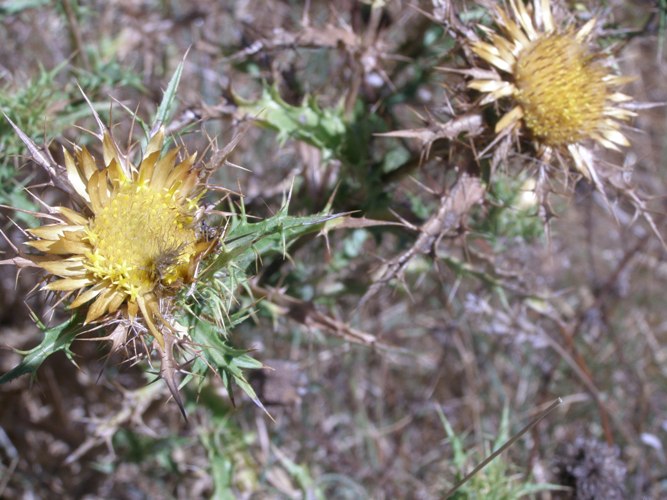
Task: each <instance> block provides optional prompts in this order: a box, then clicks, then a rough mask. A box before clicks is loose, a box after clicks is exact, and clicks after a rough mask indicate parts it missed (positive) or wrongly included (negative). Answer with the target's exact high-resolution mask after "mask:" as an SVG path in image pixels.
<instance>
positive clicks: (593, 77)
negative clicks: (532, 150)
mask: <svg viewBox="0 0 667 500" xmlns="http://www.w3.org/2000/svg"><path fill="white" fill-rule="evenodd" d="M606 74H607V73H606V71H605V70H604V68H602V67H601V66H599V65H598V64H595V63H594V62H593V61H592V60H591V57H590V56H589V55H588V54H587V52H586V49H585V48H584V47H583V46H582V45H581V44H580V43H579V42H577V40H576V39H575V37H574V35H572V34H568V33H566V34H555V35H548V36H545V37H543V38H540V39H538V40H535V41H534V42H533V43H532V45H530V46H529V47H527V48H526V49H525V50H524V51H523V52H522V53H521V54H519V57H518V59H517V62H516V66H515V71H514V76H515V83H516V87H517V89H518V93H517V100H518V101H519V104H521V107H522V109H523V112H524V118H523V119H524V122H525V124H526V127H527V128H528V129H530V131H531V132H532V133H533V134H534V135H535V136H536V137H537V138H538V139H540V140H541V141H542V142H544V143H545V144H546V145H548V146H554V147H558V146H566V145H568V144H574V143H576V142H578V141H580V140H582V139H587V138H590V137H591V135H592V134H593V133H594V132H595V130H596V129H597V128H598V124H599V123H600V121H601V120H602V119H603V118H604V109H605V100H606V94H607V87H606V84H605V83H604V81H603V78H604V77H605V76H606Z"/></svg>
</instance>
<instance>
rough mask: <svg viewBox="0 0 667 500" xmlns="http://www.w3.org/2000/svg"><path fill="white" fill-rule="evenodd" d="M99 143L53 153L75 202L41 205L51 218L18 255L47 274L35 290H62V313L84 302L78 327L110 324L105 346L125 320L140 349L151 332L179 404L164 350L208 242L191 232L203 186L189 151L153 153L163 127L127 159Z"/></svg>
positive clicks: (109, 142)
mask: <svg viewBox="0 0 667 500" xmlns="http://www.w3.org/2000/svg"><path fill="white" fill-rule="evenodd" d="M96 118H98V122H99V117H96ZM101 127H102V126H101ZM99 139H100V140H101V143H102V151H103V154H102V162H99V161H97V160H96V159H95V158H94V157H93V155H92V154H91V153H90V152H89V151H88V149H87V148H86V147H75V148H74V151H73V152H70V151H68V150H67V149H63V155H64V163H65V165H64V167H61V169H62V171H63V172H64V173H66V178H67V182H68V184H69V186H70V187H71V188H72V189H71V190H68V191H69V192H71V193H72V194H71V195H70V197H71V200H70V201H71V205H72V206H74V207H77V208H75V209H73V208H68V207H65V206H57V207H49V208H48V210H49V212H50V213H51V214H52V217H54V218H55V219H56V220H57V222H55V223H49V224H46V225H42V226H40V227H36V228H31V229H28V230H27V232H28V234H29V235H30V236H31V237H32V239H31V240H30V241H28V242H27V243H26V244H27V245H28V246H30V247H32V248H34V249H36V250H39V251H40V254H39V255H29V256H27V257H28V258H29V259H30V260H32V262H33V263H34V264H35V265H36V266H38V267H41V268H42V269H44V270H46V271H47V273H48V277H47V281H48V282H47V283H46V285H44V287H43V288H44V289H45V290H49V291H53V292H60V293H64V294H66V296H67V298H71V299H72V300H71V302H69V305H68V307H69V308H70V309H77V308H87V312H86V315H85V320H84V324H101V325H105V324H107V325H111V324H112V323H114V324H116V325H117V326H116V327H115V328H116V329H115V330H114V331H115V333H114V346H116V347H118V346H119V345H121V343H122V342H121V341H120V340H119V339H121V338H124V337H125V336H126V334H127V329H128V328H130V327H132V325H135V326H136V327H137V328H136V329H138V330H139V331H144V332H146V335H145V336H144V338H143V341H144V343H145V344H146V345H149V346H150V345H151V344H152V341H151V339H150V337H152V339H154V340H155V344H154V345H155V346H156V348H157V349H158V351H159V352H160V355H161V358H162V369H161V370H160V373H161V375H162V377H163V378H164V379H165V381H166V382H167V385H168V386H169V388H170V390H171V392H172V394H173V395H174V397H175V399H176V400H177V401H178V402H179V405H180V406H181V409H182V405H181V404H180V400H179V397H178V391H177V385H176V383H175V364H174V359H173V352H172V351H173V344H174V337H175V335H176V332H177V330H178V329H179V328H180V327H179V325H177V324H174V323H173V320H172V319H171V318H173V310H172V309H173V303H174V297H175V296H176V295H177V294H178V293H179V291H182V290H184V289H185V288H186V287H188V286H190V285H191V284H192V283H193V281H194V280H195V279H196V276H195V273H196V269H197V265H198V263H199V261H200V260H201V259H202V258H203V257H204V256H205V255H206V254H207V253H208V252H209V251H210V250H211V248H212V244H211V242H210V241H209V240H208V239H206V238H204V237H203V236H202V234H201V232H200V231H197V230H196V226H197V224H198V223H199V220H200V218H201V217H202V215H203V208H202V207H200V206H199V200H200V199H201V197H202V195H203V194H204V191H205V186H204V185H202V184H201V182H200V180H199V175H198V171H197V170H196V169H195V168H193V166H194V162H195V158H196V155H185V156H184V157H183V158H182V159H180V160H179V150H178V149H177V148H175V149H172V150H170V151H168V152H166V153H164V154H163V153H162V150H163V147H164V143H165V137H164V129H163V128H160V129H158V130H157V132H156V133H155V134H154V135H153V137H151V138H150V140H149V142H148V144H147V146H146V149H145V151H144V153H143V155H142V157H141V160H140V161H139V162H138V164H137V165H134V164H132V163H131V162H130V161H129V160H128V158H127V157H126V156H124V155H122V154H121V153H120V148H119V147H118V145H117V143H116V142H115V141H114V139H113V137H112V135H111V133H110V131H109V130H108V129H106V128H105V127H102V130H101V132H100V136H99ZM33 146H34V145H33ZM31 150H32V149H31ZM43 203H44V202H43ZM119 319H121V320H124V321H121V322H118V320H119ZM144 327H145V328H144ZM119 328H121V330H122V329H125V333H123V332H122V331H121V332H119V331H118V329H119ZM148 333H150V335H148Z"/></svg>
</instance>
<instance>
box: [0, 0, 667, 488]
mask: <svg viewBox="0 0 667 500" xmlns="http://www.w3.org/2000/svg"><path fill="white" fill-rule="evenodd" d="M493 3H495V2H488V1H479V2H473V1H463V0H461V1H453V2H449V1H442V0H433V1H425V0H415V1H402V0H387V1H375V2H362V1H359V0H339V1H336V2H329V1H324V0H311V1H306V2H302V1H296V0H273V1H269V2H267V1H259V0H237V1H213V0H210V1H209V0H202V1H199V2H185V1H179V0H116V1H113V2H100V1H93V2H81V1H79V2H77V1H76V0H62V1H50V0H13V1H10V0H5V1H2V2H0V25H1V26H2V29H0V109H1V110H2V111H3V112H4V113H6V114H7V115H8V116H9V117H11V119H12V120H13V121H14V122H16V123H17V125H18V126H19V127H21V128H22V129H23V130H24V131H25V132H26V133H27V134H28V135H29V136H30V137H32V139H33V140H35V142H38V143H40V144H41V143H44V144H49V150H50V151H52V152H53V155H54V156H55V157H58V155H60V154H61V153H60V150H61V146H62V145H69V142H70V141H72V142H75V143H77V144H81V142H82V140H84V141H85V140H86V137H87V135H86V134H85V133H82V132H81V130H80V128H79V127H82V128H84V129H86V128H92V127H93V126H94V125H93V122H92V120H91V116H90V110H89V109H88V107H87V105H86V103H85V101H84V100H83V98H82V96H81V93H80V92H79V90H78V88H77V84H78V85H79V86H81V88H82V89H83V90H84V91H85V92H86V94H87V95H88V96H89V97H90V98H91V100H92V102H93V106H94V107H95V109H96V110H97V111H98V112H99V113H100V114H101V115H102V116H103V117H104V118H105V119H107V120H108V122H109V123H118V124H119V125H118V127H117V128H116V129H114V132H115V133H116V135H117V137H124V136H126V135H127V133H128V130H129V125H128V124H129V120H127V119H125V118H127V113H126V112H125V111H124V110H123V107H127V108H129V109H130V110H135V109H137V110H138V113H139V115H140V116H145V117H148V116H153V115H154V114H155V111H156V108H157V106H158V104H159V103H160V101H161V99H162V94H163V91H164V89H165V87H166V86H167V84H168V82H169V80H170V78H171V76H172V74H173V73H174V71H175V69H176V68H177V66H178V64H179V63H180V62H181V61H182V60H183V57H184V54H185V53H186V52H187V53H188V55H187V58H186V59H185V65H184V70H183V75H182V78H181V83H180V86H179V89H178V94H177V106H176V109H175V112H174V114H173V116H172V118H171V121H170V122H169V124H168V126H167V129H168V132H169V133H170V134H173V135H175V136H176V137H177V140H178V141H179V142H181V143H183V144H185V145H186V147H187V148H188V150H190V151H195V150H198V151H202V152H203V151H205V150H206V149H207V148H208V147H209V146H210V145H211V141H213V142H214V144H215V145H217V146H218V147H220V148H223V147H224V146H225V144H227V143H228V142H229V141H230V140H231V139H232V138H233V137H234V134H235V133H236V132H238V131H239V130H242V131H243V135H242V138H241V141H240V142H239V145H238V146H237V148H236V149H235V151H234V153H233V154H232V155H231V156H230V158H229V159H230V161H231V162H233V163H234V164H235V165H238V166H240V167H242V168H235V167H233V166H229V167H227V168H225V169H222V170H221V171H220V172H218V174H217V177H216V182H217V183H219V184H221V185H223V186H226V187H228V188H230V189H232V190H234V191H238V192H239V193H242V195H243V203H244V206H245V210H246V213H248V214H250V215H251V216H252V217H257V218H265V217H268V216H271V215H272V214H275V213H277V212H279V210H280V208H281V207H282V206H283V203H284V200H285V194H286V193H287V192H289V191H290V190H292V196H291V203H290V213H292V214H294V215H301V216H307V215H311V214H315V213H318V212H320V211H322V210H323V209H325V208H326V207H327V206H328V204H330V207H331V210H332V211H333V212H336V213H348V212H349V213H352V214H353V216H354V220H356V221H357V222H356V223H354V224H352V223H348V224H347V227H345V228H344V229H341V230H337V231H334V232H331V233H329V234H327V235H320V236H318V237H314V236H312V235H310V236H305V237H303V238H300V239H299V240H298V241H297V242H296V243H295V244H294V245H293V246H292V247H291V249H290V255H289V258H284V256H283V255H282V253H281V252H275V253H274V254H270V255H268V256H266V257H265V258H263V259H262V262H261V266H258V271H257V276H256V277H255V278H254V279H253V280H252V281H251V284H250V286H249V289H246V290H240V291H239V292H238V294H239V297H238V304H237V307H238V309H239V310H241V309H242V308H244V307H248V306H249V305H253V309H252V314H248V315H242V319H243V321H240V320H239V324H237V325H236V326H235V328H234V329H233V330H232V331H231V332H230V334H229V339H230V342H231V343H232V344H233V345H234V346H235V347H236V348H238V349H242V350H248V351H249V353H250V354H251V355H252V357H253V358H254V359H256V360H258V361H259V362H261V364H262V365H264V367H265V368H264V369H261V370H251V371H249V372H248V373H247V377H248V379H249V380H250V383H251V384H252V387H253V388H254V391H255V392H256V393H257V395H258V397H259V399H260V400H261V401H262V403H263V404H264V406H265V407H266V410H267V411H268V412H269V413H270V415H271V418H269V417H268V416H267V414H266V413H265V412H264V411H263V410H262V409H261V408H259V407H257V406H256V405H254V404H253V402H252V401H251V400H250V399H249V398H247V397H246V396H245V395H244V394H242V393H235V396H236V397H235V398H234V399H233V400H232V399H231V397H230V394H229V393H228V391H227V389H226V385H225V384H224V381H222V380H219V379H216V378H215V377H210V380H209V381H208V382H207V383H205V384H201V386H199V387H194V386H192V387H190V386H188V387H186V388H184V390H183V398H184V401H185V404H186V408H187V411H188V414H189V418H190V420H189V422H188V423H187V424H186V423H185V422H184V421H183V419H182V417H181V415H180V413H179V411H178V408H177V406H176V405H175V404H173V401H169V400H168V398H169V393H168V391H167V389H166V387H164V386H163V384H161V383H154V384H148V381H149V380H150V379H151V375H150V374H151V368H150V366H148V365H147V364H145V363H144V364H142V363H137V364H130V363H127V362H123V359H124V358H123V357H122V356H120V355H114V356H111V357H110V358H109V357H108V356H107V354H108V349H107V348H106V347H105V346H104V345H102V344H98V343H93V342H85V341H78V342H75V343H74V344H72V351H73V356H71V357H72V359H73V360H74V361H75V362H76V365H74V364H73V363H72V362H71V360H70V359H68V356H67V355H66V353H64V352H60V353H58V354H56V355H54V356H52V357H50V358H49V359H48V360H47V361H46V362H45V363H44V364H43V365H42V366H41V367H40V369H39V371H38V372H37V373H36V376H35V377H32V378H30V377H28V376H26V377H22V378H18V379H15V380H13V381H12V382H10V383H7V384H4V385H0V497H6V498H22V497H25V498H31V497H37V498H49V497H53V496H54V495H57V496H58V497H60V498H84V497H85V498H98V497H100V498H102V497H103V498H132V499H140V498H174V497H175V498H205V497H214V498H355V499H356V498H441V497H442V496H443V495H444V494H445V492H447V491H448V490H449V489H450V488H451V487H452V486H453V485H454V484H455V483H456V482H457V480H458V479H460V478H461V477H462V476H463V475H464V474H465V473H467V472H468V471H470V470H471V469H472V467H473V466H474V465H475V464H477V463H478V462H479V461H481V460H482V459H483V458H484V457H485V456H486V455H488V454H489V453H490V452H491V450H492V449H494V448H495V447H497V446H499V445H500V444H502V443H503V442H505V441H506V440H507V439H508V438H509V437H510V436H512V435H513V434H514V433H516V432H517V431H518V430H519V429H520V428H522V427H523V426H524V425H525V424H526V423H527V422H528V421H530V419H531V418H533V417H534V416H535V415H537V414H538V413H539V412H540V411H541V410H543V409H544V408H546V407H547V406H548V405H549V404H550V403H551V402H552V401H553V400H554V399H556V398H557V397H560V398H562V399H563V403H562V404H561V406H560V407H559V408H558V409H557V410H556V411H555V412H554V413H552V414H550V415H549V417H548V418H547V419H545V420H544V421H542V422H541V423H540V424H539V425H538V426H535V427H533V428H532V429H531V431H530V432H529V433H527V434H525V435H524V436H522V437H521V438H520V439H519V440H518V441H517V442H516V443H515V444H514V445H513V446H512V447H511V448H510V449H509V451H507V452H506V453H504V454H503V455H502V456H501V457H500V458H498V459H496V460H495V461H494V462H493V463H492V464H491V465H490V466H489V467H487V468H486V469H485V470H484V471H482V472H481V473H479V474H478V475H477V476H475V478H474V480H473V481H471V482H469V483H467V484H466V485H465V486H464V487H463V488H461V489H460V490H459V491H458V492H457V495H458V496H457V497H456V498H499V499H500V498H503V499H511V498H518V497H521V496H524V495H532V496H541V497H544V498H548V497H551V498H568V497H570V496H576V497H578V498H640V497H643V496H644V497H646V498H661V497H665V496H667V473H665V471H666V470H667V463H666V462H667V458H666V455H665V449H664V444H667V417H665V415H667V326H666V325H667V313H666V311H665V307H664V290H665V287H666V286H667V261H666V258H667V254H666V253H665V250H664V248H663V246H662V245H661V243H660V241H659V239H658V238H657V237H656V236H655V234H653V232H652V231H651V229H650V228H649V227H648V226H647V225H646V224H645V222H644V221H643V220H642V219H637V218H635V217H634V216H633V215H634V214H633V208H634V207H633V204H632V203H629V202H628V200H627V199H626V197H624V196H623V195H622V193H613V192H612V193H608V195H609V198H610V200H611V203H610V204H609V205H607V204H606V203H605V202H604V200H603V198H602V197H601V196H600V194H599V193H596V192H594V190H593V189H592V188H591V186H590V185H588V184H587V183H586V182H584V181H581V182H578V183H572V184H564V183H559V182H554V184H553V186H552V189H553V193H552V195H551V197H550V201H551V207H552V209H553V211H554V213H555V217H553V218H551V219H550V220H549V224H548V226H546V227H545V224H544V221H543V218H541V217H540V216H539V215H538V212H539V207H538V206H537V205H536V203H535V200H534V197H533V196H532V191H531V190H532V189H534V182H532V181H531V179H532V178H533V177H534V175H535V171H534V170H535V169H534V168H531V167H530V166H528V167H526V164H527V162H526V161H525V155H526V154H528V152H527V151H523V152H522V154H515V155H510V156H509V157H508V158H507V159H503V160H502V165H501V168H498V169H497V170H495V171H494V173H493V175H492V176H490V177H489V173H488V171H489V166H488V163H489V162H488V160H484V161H477V159H476V152H479V150H481V149H483V148H484V147H485V146H486V144H488V142H489V141H490V140H491V139H492V137H493V135H492V133H491V134H489V132H490V131H489V130H487V129H486V128H485V129H484V132H475V133H474V134H473V133H472V132H473V129H472V128H468V129H465V128H464V129H461V130H460V131H456V132H454V133H448V134H444V133H443V134H442V135H441V136H439V137H437V138H434V140H432V141H431V140H424V138H425V137H427V136H425V135H424V134H427V132H424V130H433V127H436V126H437V124H446V123H448V122H449V121H450V120H452V119H453V118H454V117H461V116H465V115H466V113H467V112H469V111H471V110H473V108H474V101H475V99H476V98H477V97H478V96H477V95H475V93H474V92H470V91H468V90H466V87H465V80H464V79H463V78H462V77H461V76H460V75H457V74H455V73H452V72H446V71H442V70H441V69H439V68H442V67H448V68H464V67H469V65H470V61H469V60H467V59H466V55H465V51H463V50H462V48H461V42H462V40H461V39H460V38H458V36H459V35H458V33H455V32H454V31H453V30H452V29H451V25H450V24H449V23H448V21H449V20H450V19H452V17H451V16H456V18H457V19H458V20H460V22H461V23H463V24H464V25H466V26H469V27H470V28H471V29H473V28H474V25H475V24H476V23H480V22H483V23H488V22H489V16H488V15H487V12H488V11H487V7H488V6H489V5H491V4H493ZM554 3H556V4H557V5H558V6H562V7H567V8H569V10H570V11H571V12H573V13H575V14H576V16H577V17H578V20H579V21H580V22H585V21H586V20H587V19H589V18H590V16H591V15H593V14H595V15H598V16H600V18H601V19H604V20H605V23H604V30H603V32H602V42H603V44H605V45H607V46H608V47H611V49H613V51H614V52H615V53H616V55H617V60H618V67H619V68H620V71H621V72H622V73H623V74H626V75H633V76H635V77H636V78H635V80H634V81H633V82H632V83H630V84H629V85H628V86H627V88H626V93H628V94H630V95H632V96H633V97H634V98H635V99H636V100H637V101H641V102H664V101H666V100H667V87H665V85H664V79H665V78H666V77H667V74H666V73H667V64H665V57H666V56H665V54H664V51H665V43H664V35H665V32H664V26H665V17H666V16H667V10H666V8H667V5H666V4H665V2H664V0H607V1H586V2H575V1H570V2H565V1H563V2H554ZM491 113H492V111H491ZM489 118H490V117H487V116H485V119H489ZM491 118H492V117H491ZM666 122H667V115H666V114H665V110H664V108H654V109H649V110H646V111H643V112H642V113H641V114H640V116H639V117H638V118H637V119H636V120H635V122H634V123H633V128H632V129H631V130H629V131H627V134H628V135H629V136H630V139H631V141H632V144H633V146H632V148H631V149H630V150H629V151H628V152H626V153H625V154H623V155H621V154H607V156H604V157H603V158H602V161H604V162H608V163H609V164H611V165H617V166H622V167H625V170H624V172H630V171H631V172H632V176H631V177H632V180H631V181H629V180H628V179H629V177H626V176H624V177H623V180H624V182H626V181H627V182H632V185H633V192H634V193H637V195H638V196H641V198H642V199H643V200H646V203H647V205H648V207H649V208H650V209H651V211H652V214H653V219H654V220H655V223H656V226H657V228H658V230H659V231H660V232H661V233H662V234H665V222H666V220H665V217H664V211H665V206H664V201H663V193H664V192H665V188H666V187H667V186H666V183H667V174H666V172H667V170H666V169H665V163H666V159H667V142H666V139H665V130H666V127H665V125H666ZM479 126H481V125H480V124H478V127H479ZM397 130H413V131H421V132H415V134H414V137H413V138H409V137H396V136H392V135H391V134H389V135H387V133H390V132H392V131H397ZM383 134H384V135H383ZM428 137H430V136H428ZM428 137H427V139H428ZM420 139H422V140H420ZM426 146H428V147H426ZM91 147H94V146H91ZM25 153H26V152H25V150H24V148H23V146H22V144H21V143H20V140H19V139H18V137H17V136H16V135H15V133H14V132H13V130H12V129H11V127H10V126H9V124H8V123H7V122H6V121H4V120H3V121H0V204H2V209H1V210H2V217H1V218H0V228H2V230H3V232H4V233H5V234H7V235H8V237H9V239H10V240H12V241H13V242H19V241H22V240H23V239H25V238H24V236H23V235H22V234H21V231H20V229H18V227H19V226H25V225H26V224H34V220H33V219H32V218H31V216H30V215H28V214H25V213H23V212H20V211H16V210H13V209H12V208H10V207H15V208H21V209H34V208H35V207H36V206H37V202H36V201H35V199H34V198H33V197H32V196H31V195H30V194H29V193H27V191H26V190H25V187H26V186H36V187H33V188H32V190H33V191H34V192H37V193H39V194H40V196H42V197H43V198H44V199H45V200H47V201H48V202H49V203H56V204H57V203H58V200H59V196H60V194H59V193H58V192H55V191H53V190H46V189H42V188H40V187H39V186H40V183H43V182H44V181H45V178H44V175H43V173H42V172H41V171H40V170H39V169H38V168H37V167H36V166H35V165H34V164H33V163H30V162H28V161H27V159H26V157H25V156H24V155H25ZM464 173H465V174H466V175H463V174H464ZM622 175H625V174H624V173H623V174H622ZM478 176H479V177H481V178H482V179H483V180H484V181H485V183H486V184H485V187H486V191H485V192H484V193H483V196H482V195H481V194H480V196H479V197H478V198H474V196H472V194H471V195H470V196H468V195H461V196H460V197H459V198H457V196H458V194H457V193H461V192H464V191H461V189H462V188H467V189H469V191H465V192H468V193H476V192H477V191H476V189H479V186H480V185H479V184H475V183H473V182H471V179H473V178H474V179H476V178H477V177H478ZM466 183H468V184H466ZM480 193H481V192H480ZM471 196H472V197H471ZM482 198H483V199H482ZM452 200H454V201H452ZM456 200H459V202H458V204H457V203H455V201H456ZM610 207H611V212H613V213H610ZM442 212H446V213H448V214H454V221H453V222H450V223H448V224H449V225H447V224H445V223H444V222H443V220H441V219H438V218H437V217H438V214H439V213H442ZM372 221H375V222H372ZM380 221H381V222H382V224H379V222H380ZM433 221H435V222H438V223H439V224H440V225H439V226H438V227H439V228H440V231H439V232H438V233H436V234H434V235H432V236H433V237H432V238H430V239H426V240H425V239H424V238H423V236H424V235H425V234H426V232H425V231H420V228H426V227H428V224H429V223H432V222H433ZM276 245H278V243H276ZM0 251H2V252H3V254H2V258H8V257H11V256H12V254H13V250H12V248H11V246H10V245H9V244H8V243H7V241H5V240H4V239H3V240H0ZM39 280H40V275H39V273H35V272H27V271H24V272H21V273H20V274H19V276H18V279H17V273H16V270H15V269H12V268H10V267H7V266H2V267H0V347H1V350H0V374H1V373H7V372H9V371H10V370H11V369H12V368H14V367H15V366H17V364H18V363H19V362H20V360H21V356H20V353H19V352H17V351H16V350H23V351H25V350H28V349H30V348H32V347H34V346H35V345H37V344H38V343H39V342H40V341H41V338H42V335H43V334H42V332H41V331H40V330H39V329H38V328H37V326H36V325H35V321H34V320H33V316H32V315H33V314H34V316H35V317H37V318H40V319H41V321H43V322H44V323H46V324H56V323H58V322H60V321H62V319H63V318H62V317H61V316H60V314H61V313H60V312H58V310H55V311H54V310H53V307H52V306H53V304H52V302H49V301H47V300H46V298H45V296H44V295H42V294H39V293H34V292H31V290H33V288H34V287H35V285H36V284H38V283H39ZM250 294H252V298H251V295H250ZM260 299H261V300H260ZM246 316H247V317H246ZM558 485H560V487H561V489H560V490H559V489H558ZM563 486H567V487H569V488H570V489H569V490H567V491H564V490H562V487H563ZM591 495H592V496H591ZM614 495H617V496H614Z"/></svg>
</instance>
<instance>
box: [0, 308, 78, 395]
mask: <svg viewBox="0 0 667 500" xmlns="http://www.w3.org/2000/svg"><path fill="white" fill-rule="evenodd" d="M79 333H81V321H80V320H78V319H77V315H74V316H72V317H71V318H70V319H69V320H67V321H65V322H64V323H61V324H60V325H57V326H54V327H53V328H49V329H46V330H44V339H42V342H41V343H40V344H39V345H38V346H36V347H34V348H33V349H30V350H29V351H26V352H23V353H22V354H24V358H23V360H22V361H21V363H20V364H19V365H18V366H16V367H14V368H13V369H11V370H10V371H8V372H7V373H5V374H3V375H2V376H0V384H4V383H6V382H11V381H12V380H14V379H15V378H17V377H20V376H21V375H25V374H27V373H35V372H36V371H37V369H38V368H39V367H40V366H41V364H42V363H43V362H44V361H46V359H47V358H48V357H49V356H51V355H52V354H55V353H56V352H58V351H66V352H67V353H68V355H70V354H71V352H70V350H69V347H70V345H71V344H72V342H73V341H74V339H75V338H76V336H77V335H78V334H79Z"/></svg>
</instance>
